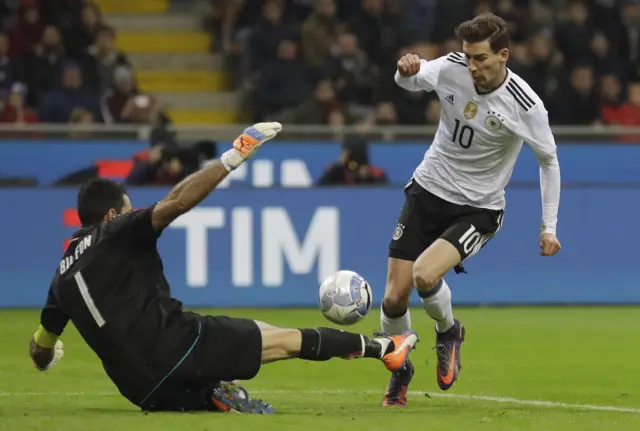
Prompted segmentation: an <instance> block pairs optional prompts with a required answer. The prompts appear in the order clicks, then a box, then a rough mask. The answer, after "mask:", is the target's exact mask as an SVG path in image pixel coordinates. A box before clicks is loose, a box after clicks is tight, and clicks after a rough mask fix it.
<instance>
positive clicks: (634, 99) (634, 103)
mask: <svg viewBox="0 0 640 431" xmlns="http://www.w3.org/2000/svg"><path fill="white" fill-rule="evenodd" d="M608 85H609V86H611V88H610V89H608V90H609V92H610V93H611V94H608V96H610V97H611V98H614V97H615V92H616V90H618V88H616V86H615V82H611V83H609V84H608ZM614 100H615V99H614ZM602 114H603V122H604V123H605V124H612V125H617V126H640V82H631V83H629V86H628V89H627V102H626V103H623V104H621V105H620V106H618V107H617V108H616V107H615V105H613V104H609V106H608V107H607V108H605V109H603V112H602ZM635 138H636V139H637V138H638V137H637V136H636V137H635Z"/></svg>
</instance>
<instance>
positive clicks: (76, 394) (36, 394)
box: [0, 389, 640, 413]
mask: <svg viewBox="0 0 640 431" xmlns="http://www.w3.org/2000/svg"><path fill="white" fill-rule="evenodd" d="M250 392H251V393H252V394H261V395H314V394H334V395H336V394H349V395H358V394H367V395H380V391H379V390H371V389H368V390H340V389H318V390H303V391H296V390H292V389H283V390H267V389H265V390H252V391H250ZM425 394H426V393H425V392H420V391H409V395H414V396H415V395H425ZM112 396H120V394H119V393H117V392H0V397H112ZM428 396H429V397H433V398H453V399H458V400H472V401H473V400H476V401H488V402H494V403H502V404H515V405H522V406H535V407H552V408H560V409H574V410H592V411H603V412H604V411H608V412H618V413H640V408H633V407H617V406H603V405H592V404H570V403H561V402H556V401H544V400H524V399H520V398H511V397H496V396H489V395H461V394H444V393H437V392H436V393H434V392H429V393H428Z"/></svg>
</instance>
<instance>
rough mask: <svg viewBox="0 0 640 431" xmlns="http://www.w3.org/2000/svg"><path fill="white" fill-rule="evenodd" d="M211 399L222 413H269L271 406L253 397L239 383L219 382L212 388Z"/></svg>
mask: <svg viewBox="0 0 640 431" xmlns="http://www.w3.org/2000/svg"><path fill="white" fill-rule="evenodd" d="M211 401H212V402H213V405H214V406H216V408H217V409H218V410H219V411H221V412H223V413H253V414H265V415H268V414H271V413H273V412H274V410H273V407H272V406H271V405H270V404H268V403H266V402H265V401H262V400H257V399H253V398H251V397H250V396H249V393H248V392H247V391H246V390H245V389H244V388H243V387H242V386H240V385H237V384H235V383H227V382H221V383H220V384H219V385H218V386H216V387H215V388H214V389H213V392H212V394H211Z"/></svg>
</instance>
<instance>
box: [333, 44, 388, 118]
mask: <svg viewBox="0 0 640 431" xmlns="http://www.w3.org/2000/svg"><path fill="white" fill-rule="evenodd" d="M377 75H378V74H377V68H376V67H374V66H372V65H371V64H370V63H369V60H368V59H367V55H366V53H365V52H364V51H362V50H361V49H360V48H359V46H358V38H357V36H356V35H355V34H353V33H343V34H342V35H340V37H339V39H338V46H337V48H336V50H335V54H334V55H333V59H332V63H331V78H332V80H333V81H334V83H335V88H336V90H337V93H338V99H339V100H340V101H341V102H343V103H346V104H350V105H352V106H351V108H352V109H357V108H359V107H366V106H369V107H371V106H373V105H374V89H375V82H376V78H377ZM356 116H357V115H356Z"/></svg>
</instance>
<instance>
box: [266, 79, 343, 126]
mask: <svg viewBox="0 0 640 431" xmlns="http://www.w3.org/2000/svg"><path fill="white" fill-rule="evenodd" d="M339 109H340V104H339V103H338V101H337V100H336V93H335V91H334V90H333V84H332V83H331V81H330V80H328V79H325V80H322V81H319V82H318V83H317V84H316V88H315V90H314V92H313V94H312V95H311V96H310V97H309V98H307V99H306V100H305V101H304V102H303V103H302V104H300V105H298V106H293V107H290V108H287V109H284V110H282V111H281V112H280V113H279V114H278V115H277V116H275V117H273V121H275V120H276V119H277V120H278V121H280V122H282V123H285V124H287V123H289V124H326V123H327V121H328V119H329V118H330V117H331V116H332V113H333V112H334V111H336V110H339ZM333 117H334V118H335V116H333Z"/></svg>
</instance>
